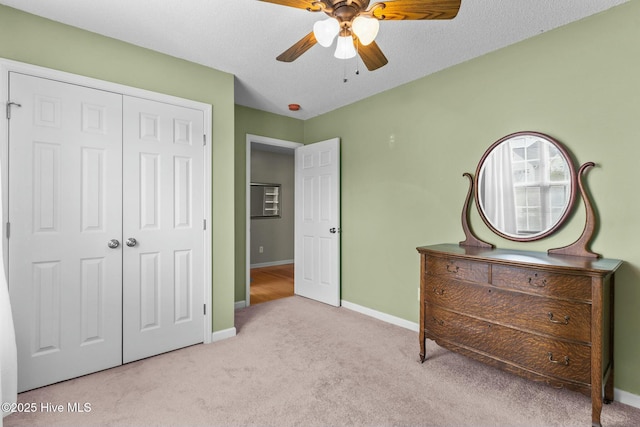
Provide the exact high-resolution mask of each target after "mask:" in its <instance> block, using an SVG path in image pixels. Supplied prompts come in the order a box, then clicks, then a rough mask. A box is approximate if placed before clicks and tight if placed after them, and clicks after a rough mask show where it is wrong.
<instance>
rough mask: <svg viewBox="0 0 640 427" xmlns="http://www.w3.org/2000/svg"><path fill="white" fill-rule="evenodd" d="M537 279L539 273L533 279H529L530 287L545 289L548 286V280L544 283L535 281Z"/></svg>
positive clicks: (543, 281) (543, 280)
mask: <svg viewBox="0 0 640 427" xmlns="http://www.w3.org/2000/svg"><path fill="white" fill-rule="evenodd" d="M536 279H538V273H536V274H534V275H533V277H529V285H531V286H535V287H536V288H544V287H545V286H547V279H542V282H536V281H534V280H536Z"/></svg>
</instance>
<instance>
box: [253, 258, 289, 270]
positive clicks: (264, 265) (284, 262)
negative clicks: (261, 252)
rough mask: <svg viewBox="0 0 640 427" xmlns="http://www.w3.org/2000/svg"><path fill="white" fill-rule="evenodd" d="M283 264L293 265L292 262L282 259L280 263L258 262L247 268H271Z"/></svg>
mask: <svg viewBox="0 0 640 427" xmlns="http://www.w3.org/2000/svg"><path fill="white" fill-rule="evenodd" d="M285 264H293V260H292V259H283V260H280V261H271V262H260V263H258V264H251V265H250V266H249V267H250V268H260V267H273V266H274V265H285Z"/></svg>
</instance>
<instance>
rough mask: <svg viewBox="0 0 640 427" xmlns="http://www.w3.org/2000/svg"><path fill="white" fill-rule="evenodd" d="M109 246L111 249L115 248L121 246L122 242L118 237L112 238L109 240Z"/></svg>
mask: <svg viewBox="0 0 640 427" xmlns="http://www.w3.org/2000/svg"><path fill="white" fill-rule="evenodd" d="M107 246H109V247H110V248H111V249H115V248H117V247H118V246H120V242H118V240H117V239H111V240H109V241H108V242H107Z"/></svg>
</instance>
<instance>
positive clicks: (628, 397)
mask: <svg viewBox="0 0 640 427" xmlns="http://www.w3.org/2000/svg"><path fill="white" fill-rule="evenodd" d="M342 306H343V307H344V308H347V309H349V310H353V311H356V312H358V313H361V314H364V315H367V316H371V317H373V318H375V319H378V320H382V321H383V322H387V323H391V324H392V325H396V326H400V327H403V328H406V329H410V330H412V331H415V332H418V331H419V330H420V325H418V324H417V323H415V322H410V321H408V320H406V319H402V318H400V317H396V316H392V315H390V314H387V313H383V312H381V311H377V310H373V309H371V308H368V307H363V306H361V305H358V304H354V303H352V302H349V301H345V300H342ZM613 400H615V401H616V402H620V403H623V404H625V405H629V406H633V407H634V408H638V409H640V396H638V395H636V394H633V393H629V392H628V391H624V390H620V389H618V388H614V389H613Z"/></svg>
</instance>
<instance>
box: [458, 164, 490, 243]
mask: <svg viewBox="0 0 640 427" xmlns="http://www.w3.org/2000/svg"><path fill="white" fill-rule="evenodd" d="M462 176H466V177H467V178H469V191H468V192H467V198H466V199H465V201H464V207H463V208H462V229H463V230H464V235H465V237H466V239H465V240H463V241H462V242H460V246H475V247H478V248H494V247H495V246H494V245H492V244H491V243H487V242H485V241H483V240H480V239H478V238H477V237H476V235H475V234H473V231H472V230H471V227H470V226H469V210H470V206H471V198H472V197H473V176H471V174H470V173H468V172H465V173H463V174H462Z"/></svg>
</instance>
